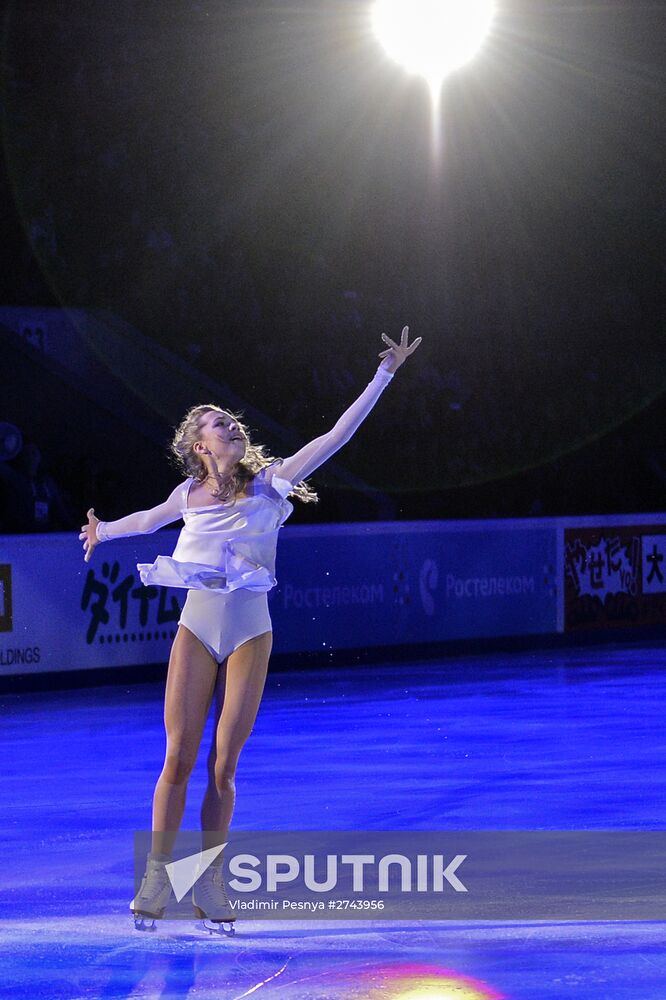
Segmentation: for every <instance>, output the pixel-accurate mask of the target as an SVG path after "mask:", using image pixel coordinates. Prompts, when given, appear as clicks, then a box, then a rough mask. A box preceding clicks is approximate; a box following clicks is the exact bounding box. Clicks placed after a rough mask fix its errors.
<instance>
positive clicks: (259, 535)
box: [97, 366, 393, 660]
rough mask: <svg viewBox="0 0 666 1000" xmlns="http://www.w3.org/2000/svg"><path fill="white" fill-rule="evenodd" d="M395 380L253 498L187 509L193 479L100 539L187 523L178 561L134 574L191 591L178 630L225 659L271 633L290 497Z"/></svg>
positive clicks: (374, 385) (278, 470)
mask: <svg viewBox="0 0 666 1000" xmlns="http://www.w3.org/2000/svg"><path fill="white" fill-rule="evenodd" d="M392 378H393V376H392V375H391V374H389V373H388V372H387V371H386V370H385V369H384V368H383V367H382V366H380V367H379V369H378V370H377V373H376V374H375V377H374V378H373V379H372V381H371V382H370V383H369V385H368V386H367V387H366V388H365V389H364V391H363V392H362V393H361V395H360V396H359V397H358V399H356V400H355V401H354V402H353V403H352V405H351V406H350V407H349V408H348V409H347V410H346V411H345V413H344V414H343V415H342V416H341V417H340V419H339V420H338V421H337V423H336V424H335V426H334V427H333V428H332V430H330V431H329V432H328V433H327V434H323V435H322V436H321V437H318V438H315V439H314V440H313V441H311V442H310V443H309V444H307V445H305V447H304V448H301V449H300V451H298V452H296V453H295V454H294V455H292V456H290V457H289V458H286V459H284V460H283V461H280V460H278V461H276V462H274V463H272V464H271V465H269V466H267V467H266V468H264V469H262V470H261V471H260V472H259V473H257V475H256V476H255V477H254V479H252V480H251V482H250V483H249V484H248V487H247V490H248V496H245V497H240V498H236V499H235V500H232V501H229V502H227V503H219V502H218V503H215V504H209V505H207V506H204V507H188V506H187V500H188V496H189V492H190V487H191V486H192V483H193V482H194V480H193V479H192V478H189V479H186V480H185V481H184V482H181V483H180V484H179V485H178V486H177V487H176V488H175V490H173V492H172V493H171V495H170V496H169V497H168V499H167V500H166V501H165V502H164V503H162V504H159V505H158V506H157V507H153V508H151V509H150V510H144V511H138V512H137V513H135V514H128V515H127V516H126V517H121V518H119V519H118V520H116V521H100V522H99V524H98V525H97V537H98V539H99V540H100V541H107V540H110V539H113V538H123V537H126V536H128V535H135V534H147V533H151V532H153V531H156V530H157V529H158V528H161V527H163V526H164V525H166V524H171V523H172V522H173V521H177V520H180V519H181V518H182V519H183V521H184V525H183V528H182V530H181V533H180V535H179V538H178V542H177V544H176V548H175V549H174V551H173V554H172V555H171V556H158V557H157V559H156V560H155V562H154V563H138V564H137V568H138V570H139V574H140V577H141V580H142V582H143V583H144V584H146V585H148V584H158V585H161V586H165V587H183V588H186V589H187V590H188V595H187V599H186V602H185V606H184V608H183V612H182V614H181V618H180V624H183V625H185V626H186V627H187V628H189V629H190V631H192V632H194V634H195V635H197V636H198V638H199V639H200V640H201V641H202V642H203V644H204V645H205V646H206V648H207V649H208V650H209V651H210V652H211V653H212V655H214V656H215V657H216V659H220V660H222V659H224V658H225V657H226V656H227V655H228V654H229V653H230V652H231V651H232V650H234V649H237V648H238V646H239V645H241V644H242V643H243V642H246V641H247V640H248V639H251V638H253V637H254V636H256V635H261V634H262V633H263V632H268V631H270V629H271V624H270V617H269V615H268V604H267V600H266V593H267V591H269V590H270V589H271V588H272V587H274V586H275V583H276V580H275V553H276V547H277V538H278V533H279V530H280V528H281V527H282V525H283V524H284V522H285V521H286V520H287V518H288V517H289V515H290V514H291V512H292V510H293V506H292V504H291V503H290V502H289V500H288V499H287V497H288V494H289V493H290V492H291V491H292V490H293V487H294V484H295V483H299V482H301V481H302V480H303V479H305V478H306V477H307V476H309V475H311V473H312V472H314V471H315V469H317V468H319V466H320V465H322V464H323V463H324V462H325V461H326V460H327V459H328V458H330V457H331V455H333V454H335V452H336V451H338V450H339V449H340V448H341V447H342V446H343V445H344V444H346V442H347V441H349V439H350V438H351V436H352V435H353V434H354V432H355V431H356V429H357V428H358V426H359V425H360V424H361V423H362V421H363V420H364V419H365V417H366V416H367V415H368V413H369V412H370V410H371V409H372V407H373V406H374V405H375V403H376V402H377V400H378V399H379V396H380V395H381V393H382V391H383V390H384V389H385V388H386V386H387V385H388V383H389V382H390V380H391V379H392ZM211 598H212V600H211Z"/></svg>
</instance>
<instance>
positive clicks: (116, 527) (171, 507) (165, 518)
mask: <svg viewBox="0 0 666 1000" xmlns="http://www.w3.org/2000/svg"><path fill="white" fill-rule="evenodd" d="M190 482H191V480H189V479H187V480H185V482H184V483H180V484H179V485H178V486H176V488H175V490H174V491H173V492H172V493H171V494H170V496H169V497H168V498H167V499H166V500H165V501H164V503H161V504H158V505H157V507H151V508H150V510H139V511H137V512H136V514H128V515H127V516H126V517H120V518H118V520H117V521H100V522H99V524H98V525H97V539H98V541H100V542H107V541H109V540H110V539H111V538H126V537H127V536H128V535H146V534H150V533H151V532H153V531H157V529H158V528H162V527H164V525H165V524H171V522H172V521H178V520H179V519H180V518H181V517H182V513H181V512H182V509H183V507H185V504H186V502H187V490H188V488H189V484H190Z"/></svg>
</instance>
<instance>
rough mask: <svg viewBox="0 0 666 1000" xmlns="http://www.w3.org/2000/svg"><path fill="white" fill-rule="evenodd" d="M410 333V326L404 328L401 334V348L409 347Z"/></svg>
mask: <svg viewBox="0 0 666 1000" xmlns="http://www.w3.org/2000/svg"><path fill="white" fill-rule="evenodd" d="M408 333H409V327H408V326H403V328H402V333H401V334H400V346H401V347H406V346H407V335H408Z"/></svg>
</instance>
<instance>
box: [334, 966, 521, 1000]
mask: <svg viewBox="0 0 666 1000" xmlns="http://www.w3.org/2000/svg"><path fill="white" fill-rule="evenodd" d="M364 980H366V981H368V980H369V983H368V985H369V986H370V983H371V984H372V985H371V986H370V988H369V989H368V988H367V987H365V988H364V985H365V984H364ZM357 985H358V987H359V990H358V992H352V993H351V994H350V995H351V996H353V997H354V998H355V1000H380V998H381V1000H504V995H503V994H502V993H499V992H498V991H497V990H495V989H494V988H493V987H492V986H490V985H489V984H488V983H483V982H481V981H480V980H478V979H474V978H473V977H472V976H466V975H464V974H463V973H460V972H458V971H457V970H454V969H447V968H444V967H441V966H436V965H431V964H422V963H419V962H414V963H400V964H398V965H387V966H384V967H383V968H382V967H376V968H374V969H372V970H370V969H366V970H364V973H363V974H361V975H360V976H359V977H358V980H357Z"/></svg>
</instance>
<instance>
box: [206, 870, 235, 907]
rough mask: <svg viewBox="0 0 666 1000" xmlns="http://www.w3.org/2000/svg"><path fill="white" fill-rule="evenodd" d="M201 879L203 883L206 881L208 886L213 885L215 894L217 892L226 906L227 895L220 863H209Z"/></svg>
mask: <svg viewBox="0 0 666 1000" xmlns="http://www.w3.org/2000/svg"><path fill="white" fill-rule="evenodd" d="M201 881H202V883H203V884H205V883H206V882H207V883H208V885H209V886H211V887H213V888H214V889H215V890H216V895H217V894H219V895H220V896H221V897H222V899H223V900H224V902H225V903H226V904H227V906H228V905H229V897H228V896H227V890H226V887H225V885H224V878H223V876H222V865H211V866H210V867H209V868H207V869H206V871H205V872H204V873H203V875H202V876H201Z"/></svg>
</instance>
